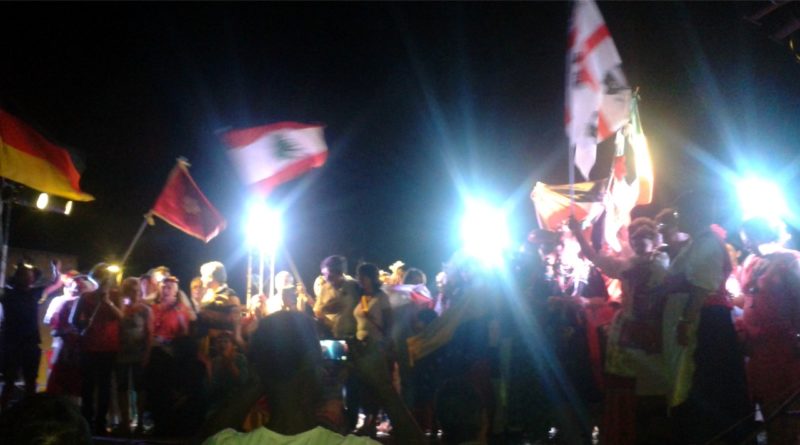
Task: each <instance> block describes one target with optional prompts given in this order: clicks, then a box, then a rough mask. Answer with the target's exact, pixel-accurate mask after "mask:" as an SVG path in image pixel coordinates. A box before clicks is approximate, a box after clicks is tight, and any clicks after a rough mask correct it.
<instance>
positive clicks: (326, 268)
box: [319, 255, 347, 287]
mask: <svg viewBox="0 0 800 445" xmlns="http://www.w3.org/2000/svg"><path fill="white" fill-rule="evenodd" d="M319 269H320V272H321V273H322V277H323V278H325V281H327V282H328V283H330V284H331V285H333V287H339V286H341V285H342V283H344V274H345V273H346V272H347V259H346V258H345V257H343V256H341V255H331V256H329V257H328V258H325V259H324V260H322V263H320V265H319Z"/></svg>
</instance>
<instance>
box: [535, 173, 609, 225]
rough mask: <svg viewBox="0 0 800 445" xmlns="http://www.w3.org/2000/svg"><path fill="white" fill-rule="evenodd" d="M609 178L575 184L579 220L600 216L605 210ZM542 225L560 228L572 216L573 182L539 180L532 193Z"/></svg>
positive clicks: (576, 210) (576, 217)
mask: <svg viewBox="0 0 800 445" xmlns="http://www.w3.org/2000/svg"><path fill="white" fill-rule="evenodd" d="M607 184H608V183H607V181H606V180H600V181H589V182H579V183H577V184H575V186H574V187H575V206H574V210H575V219H577V220H578V221H579V222H581V221H584V220H586V219H587V218H588V219H589V220H592V219H594V218H595V217H599V216H600V215H601V214H602V212H603V207H602V203H603V195H604V193H605V191H606V187H607ZM531 200H533V205H534V208H535V209H536V217H537V218H538V220H539V227H541V228H542V229H545V230H558V229H559V228H560V227H561V226H562V225H563V224H564V223H565V222H566V221H567V220H568V219H569V216H570V190H569V185H548V184H545V183H543V182H537V183H536V186H535V187H534V188H533V191H532V192H531Z"/></svg>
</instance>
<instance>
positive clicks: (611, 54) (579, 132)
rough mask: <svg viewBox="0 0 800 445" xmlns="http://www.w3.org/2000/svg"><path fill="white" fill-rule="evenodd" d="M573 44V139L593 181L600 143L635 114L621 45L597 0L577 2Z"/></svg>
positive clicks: (569, 121)
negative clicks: (613, 37) (623, 67)
mask: <svg viewBox="0 0 800 445" xmlns="http://www.w3.org/2000/svg"><path fill="white" fill-rule="evenodd" d="M568 46H569V48H568V51H569V55H568V60H567V63H568V66H567V72H568V77H567V110H566V129H567V137H568V138H569V142H570V146H571V147H572V146H574V147H575V166H576V167H578V170H579V171H580V172H581V174H582V175H583V176H584V177H585V178H586V179H589V171H590V170H591V169H592V167H593V166H594V163H595V158H596V155H597V153H596V151H597V144H598V143H599V142H602V141H603V140H605V139H607V138H608V137H610V136H611V135H613V134H614V133H615V132H616V131H617V130H618V129H619V128H620V127H621V126H622V125H623V124H625V122H627V120H628V117H629V116H630V100H631V90H630V87H629V86H628V81H627V80H626V79H625V74H624V73H623V72H622V60H621V59H620V57H619V53H618V52H617V47H616V46H614V41H613V40H612V39H611V34H610V33H609V31H608V28H607V27H606V24H605V22H604V21H603V16H602V15H600V10H599V9H598V8H597V4H595V2H594V1H593V0H577V1H576V2H575V7H574V9H573V11H572V23H571V24H570V31H569V45H568Z"/></svg>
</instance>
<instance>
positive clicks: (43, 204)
mask: <svg viewBox="0 0 800 445" xmlns="http://www.w3.org/2000/svg"><path fill="white" fill-rule="evenodd" d="M49 201H50V197H49V196H47V193H40V194H39V197H38V198H37V199H36V208H37V209H39V210H44V209H46V208H47V203H48V202H49Z"/></svg>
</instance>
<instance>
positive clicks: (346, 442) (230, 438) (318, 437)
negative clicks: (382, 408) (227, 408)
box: [203, 426, 380, 445]
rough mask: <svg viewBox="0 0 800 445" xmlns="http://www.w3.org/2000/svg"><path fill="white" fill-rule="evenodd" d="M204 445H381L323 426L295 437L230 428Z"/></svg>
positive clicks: (207, 440)
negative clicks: (242, 431)
mask: <svg viewBox="0 0 800 445" xmlns="http://www.w3.org/2000/svg"><path fill="white" fill-rule="evenodd" d="M203 445H380V442H376V441H374V440H372V439H370V438H368V437H359V436H353V435H352V434H351V435H347V436H342V435H341V434H338V433H334V432H333V431H331V430H327V429H325V428H323V427H321V426H318V427H316V428H314V429H311V430H308V431H306V432H304V433H300V434H295V435H294V436H284V435H283V434H278V433H276V432H274V431H270V430H268V429H266V428H264V427H260V428H258V429H255V430H253V431H251V432H249V433H240V432H238V431H236V430H232V429H230V428H228V429H226V430H222V431H220V432H219V433H217V434H215V435H213V436H211V437H209V438H208V439H206V441H205V442H203Z"/></svg>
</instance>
